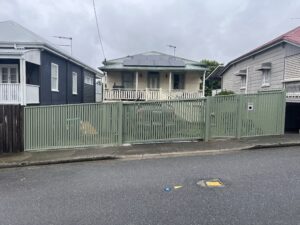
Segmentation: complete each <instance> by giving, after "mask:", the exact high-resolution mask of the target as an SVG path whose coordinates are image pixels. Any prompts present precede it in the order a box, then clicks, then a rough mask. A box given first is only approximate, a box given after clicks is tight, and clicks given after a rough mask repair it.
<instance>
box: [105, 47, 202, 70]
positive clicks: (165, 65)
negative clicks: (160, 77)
mask: <svg viewBox="0 0 300 225" xmlns="http://www.w3.org/2000/svg"><path fill="white" fill-rule="evenodd" d="M103 64H104V66H102V67H99V69H100V70H102V71H112V70H115V71H116V70H149V69H150V70H180V71H186V70H190V71H192V70H193V71H204V70H206V68H205V67H203V66H202V65H201V64H200V63H199V62H196V61H193V60H189V59H185V58H180V57H177V56H173V55H168V54H165V53H161V52H157V51H150V52H143V53H140V54H135V55H131V56H126V57H122V58H118V59H113V60H109V61H104V62H103Z"/></svg>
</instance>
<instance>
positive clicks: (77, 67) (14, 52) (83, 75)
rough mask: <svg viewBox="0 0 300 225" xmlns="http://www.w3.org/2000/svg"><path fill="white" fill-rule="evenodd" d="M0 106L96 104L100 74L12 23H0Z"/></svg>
mask: <svg viewBox="0 0 300 225" xmlns="http://www.w3.org/2000/svg"><path fill="white" fill-rule="evenodd" d="M0 31H1V32H0V104H22V105H27V104H37V105H52V104H53V105H54V104H74V103H91V102H95V101H96V78H97V77H101V76H102V75H101V73H100V71H98V70H96V69H94V68H92V67H90V66H88V65H86V64H84V63H82V62H81V61H80V60H78V59H76V58H74V57H72V56H70V55H69V54H67V53H65V52H64V51H62V50H60V49H58V48H57V47H55V46H54V45H53V44H51V43H49V42H48V41H47V40H45V39H44V38H42V37H40V36H38V35H37V34H34V33H33V32H31V31H30V30H28V29H26V28H24V27H22V26H21V25H19V24H17V23H15V22H13V21H4V22H0Z"/></svg>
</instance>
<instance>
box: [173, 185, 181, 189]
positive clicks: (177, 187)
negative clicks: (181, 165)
mask: <svg viewBox="0 0 300 225" xmlns="http://www.w3.org/2000/svg"><path fill="white" fill-rule="evenodd" d="M179 188H182V186H180V185H178V186H174V189H179Z"/></svg>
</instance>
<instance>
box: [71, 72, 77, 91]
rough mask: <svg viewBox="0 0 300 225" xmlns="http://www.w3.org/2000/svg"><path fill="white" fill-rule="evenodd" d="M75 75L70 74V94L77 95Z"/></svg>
mask: <svg viewBox="0 0 300 225" xmlns="http://www.w3.org/2000/svg"><path fill="white" fill-rule="evenodd" d="M77 93H78V92H77V73H76V72H72V94H73V95H77Z"/></svg>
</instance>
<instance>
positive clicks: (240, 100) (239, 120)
mask: <svg viewBox="0 0 300 225" xmlns="http://www.w3.org/2000/svg"><path fill="white" fill-rule="evenodd" d="M243 103H244V95H239V96H238V107H237V123H236V138H237V139H240V138H241V134H242V109H243Z"/></svg>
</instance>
